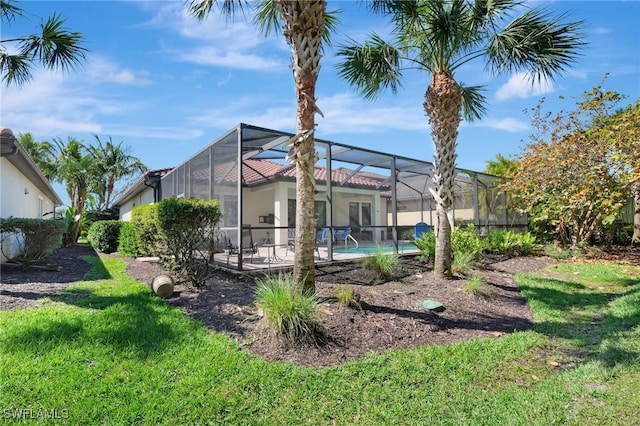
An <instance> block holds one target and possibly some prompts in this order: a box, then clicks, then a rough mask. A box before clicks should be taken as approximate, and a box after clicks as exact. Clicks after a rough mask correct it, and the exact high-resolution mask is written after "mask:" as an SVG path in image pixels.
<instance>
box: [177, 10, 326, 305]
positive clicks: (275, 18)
mask: <svg viewBox="0 0 640 426" xmlns="http://www.w3.org/2000/svg"><path fill="white" fill-rule="evenodd" d="M216 3H217V2H216V1H215V0H192V1H191V3H190V7H189V10H190V12H191V14H192V15H193V16H194V17H196V18H198V19H203V18H204V17H206V16H207V15H208V14H209V13H210V11H211V9H212V6H213V5H214V4H216ZM243 3H244V2H241V1H232V0H224V1H223V2H222V6H221V9H222V12H223V13H225V14H227V15H229V14H232V13H234V11H237V10H238V9H239V8H240V9H241V8H242V4H243ZM326 8H327V3H326V1H325V0H263V1H261V2H259V3H258V14H257V17H256V20H257V21H256V22H257V23H258V25H259V26H260V28H261V29H262V30H263V31H264V32H265V34H268V32H269V30H270V29H272V28H276V29H277V28H278V24H279V23H280V22H281V23H282V24H283V34H284V37H285V39H286V40H287V43H288V44H289V46H290V48H291V67H292V69H293V79H294V85H295V93H296V133H297V137H296V138H294V139H293V140H292V144H291V149H290V151H289V154H288V158H289V159H290V160H291V161H293V162H294V163H295V165H296V240H295V248H296V249H295V257H294V269H293V278H294V283H295V284H296V285H299V286H301V287H302V289H303V290H304V291H306V292H312V293H315V269H314V257H313V251H314V246H315V234H316V230H315V222H314V191H315V179H314V175H313V171H314V165H315V162H316V152H315V139H314V131H315V126H316V124H315V113H316V112H319V109H318V107H317V106H316V97H315V89H316V82H317V80H318V74H319V72H320V58H321V57H322V55H321V53H322V41H323V38H324V37H325V36H326V35H327V34H328V31H327V28H328V26H327V24H328V22H329V26H330V23H331V21H330V20H329V21H327V12H326Z"/></svg>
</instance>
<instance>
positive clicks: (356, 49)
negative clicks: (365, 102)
mask: <svg viewBox="0 0 640 426" xmlns="http://www.w3.org/2000/svg"><path fill="white" fill-rule="evenodd" d="M352 41H353V40H352ZM337 56H339V57H342V58H344V61H342V62H341V63H339V64H338V65H337V66H336V68H337V69H338V74H339V75H340V76H341V77H342V78H344V79H345V80H347V81H348V82H349V83H350V84H351V85H353V86H355V87H357V88H358V89H359V90H360V92H361V93H362V95H363V96H364V98H365V99H370V100H372V99H375V98H376V97H377V96H378V95H379V94H380V93H381V92H382V91H383V90H385V89H387V88H390V89H391V91H392V92H393V93H395V92H397V90H398V87H401V86H402V83H401V73H400V52H399V51H398V50H397V49H396V48H395V47H393V46H392V45H390V44H388V43H387V42H385V41H384V40H382V39H381V38H380V37H379V36H378V35H376V34H373V35H372V36H371V38H370V39H369V40H368V41H366V42H365V43H364V44H361V45H358V44H353V45H350V46H346V45H342V46H339V50H338V52H337Z"/></svg>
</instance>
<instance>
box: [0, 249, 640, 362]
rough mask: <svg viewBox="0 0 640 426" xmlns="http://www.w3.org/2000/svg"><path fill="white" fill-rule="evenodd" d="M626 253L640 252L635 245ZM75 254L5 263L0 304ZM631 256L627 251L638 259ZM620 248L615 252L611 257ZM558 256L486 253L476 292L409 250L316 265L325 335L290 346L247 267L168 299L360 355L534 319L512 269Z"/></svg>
mask: <svg viewBox="0 0 640 426" xmlns="http://www.w3.org/2000/svg"><path fill="white" fill-rule="evenodd" d="M631 253H632V255H633V256H636V255H637V251H635V250H632V251H631ZM627 254H628V253H627ZM82 255H95V253H94V252H93V251H92V250H91V249H89V248H86V247H79V246H76V247H70V248H65V249H61V250H60V251H59V252H58V253H56V254H55V255H54V256H53V257H52V258H51V259H49V260H48V262H50V263H56V262H58V263H60V264H61V267H62V269H61V271H59V272H48V271H37V270H31V269H29V270H27V271H21V270H19V269H16V268H5V267H3V269H2V286H1V288H0V309H17V308H25V307H29V306H32V305H33V304H34V303H36V301H37V299H39V298H42V297H50V296H55V295H59V294H61V293H62V292H64V289H65V288H66V286H67V285H68V284H69V283H70V282H73V281H76V280H78V279H80V278H81V277H82V276H83V275H84V273H86V271H87V270H88V269H89V267H90V265H89V264H88V263H87V262H85V261H83V260H82V259H80V257H79V256H82ZM608 256H610V257H613V254H610V255H608ZM633 256H631V259H635V258H634V257H633ZM627 257H628V256H626V255H621V256H619V257H618V258H616V259H615V260H618V261H622V260H624V259H626V258H627ZM125 260H126V261H127V264H128V267H127V273H128V274H129V275H130V276H132V277H134V278H136V279H137V280H139V281H141V282H143V283H146V284H150V283H151V282H152V281H153V279H154V278H155V277H156V276H158V275H159V274H161V273H166V272H167V271H165V270H164V268H162V266H161V265H160V264H158V263H155V262H142V261H139V260H135V259H125ZM555 262H556V261H554V260H552V259H549V258H545V257H519V258H505V257H494V258H487V259H485V263H484V265H483V267H482V268H481V269H480V270H479V271H478V274H479V275H480V276H481V277H482V279H483V280H484V282H485V285H484V290H483V292H484V294H483V296H473V295H472V294H470V293H469V292H468V291H467V290H465V284H466V281H465V280H464V279H461V278H458V279H455V280H451V281H447V280H440V279H436V278H435V277H434V276H433V273H432V271H431V270H430V268H429V267H428V265H424V264H423V263H421V262H419V261H418V260H416V259H415V258H412V257H403V258H402V263H401V268H400V269H399V270H398V271H397V273H396V274H395V275H394V277H393V279H392V280H391V281H388V282H383V281H381V280H378V279H376V278H375V277H374V276H373V274H372V273H371V271H369V270H365V269H363V268H362V266H361V265H360V264H358V263H345V264H340V265H331V266H318V268H317V273H316V276H317V278H316V279H317V283H316V287H317V293H318V295H319V296H320V297H321V298H323V303H322V309H321V315H320V327H321V329H322V330H323V331H324V333H325V334H326V336H327V337H328V342H327V343H325V344H321V345H314V344H302V345H297V346H291V345H288V344H287V343H286V342H284V341H282V340H281V339H278V338H274V337H273V336H271V335H269V334H268V333H267V332H266V331H265V330H264V328H263V327H261V326H260V323H259V322H258V321H256V320H255V319H256V315H255V314H256V309H255V306H254V305H253V292H254V288H255V281H254V279H253V278H252V277H249V276H245V275H235V274H231V273H226V272H223V271H216V272H215V273H214V275H213V277H212V278H211V279H209V281H208V282H207V283H206V285H205V286H204V287H202V288H200V289H192V288H188V287H186V286H184V285H178V286H176V291H175V292H174V294H173V296H172V297H171V298H169V299H167V302H168V303H171V304H172V305H174V306H177V307H179V308H180V309H182V310H183V311H184V312H185V313H186V314H188V315H190V316H191V317H193V318H195V319H196V320H198V321H200V322H202V324H204V325H205V326H206V327H207V328H208V329H210V330H213V331H217V332H222V333H225V334H227V335H228V336H230V337H231V338H233V339H236V340H237V341H238V342H239V343H240V345H241V346H243V347H244V348H245V349H246V350H247V351H249V352H252V353H255V354H257V355H260V356H262V357H263V358H265V359H267V360H284V361H291V362H293V363H295V364H298V365H305V366H310V365H317V366H325V365H332V364H337V363H341V362H344V361H347V360H351V359H355V358H361V357H363V356H365V355H366V354H367V353H369V352H372V351H375V352H383V351H387V350H390V349H396V348H410V347H416V346H421V345H430V344H442V343H451V342H458V341H462V340H466V339H471V338H498V337H500V336H502V335H504V334H505V333H511V332H513V331H515V330H525V329H528V328H531V327H532V326H533V316H532V313H531V310H530V308H529V306H528V304H527V303H526V301H525V300H524V298H523V297H522V295H521V294H520V292H519V290H518V288H517V286H516V284H515V282H514V280H513V275H514V274H515V273H519V272H532V271H536V270H539V269H542V268H544V267H546V266H548V265H550V264H553V263H555ZM346 285H349V286H352V287H353V288H354V290H355V292H356V293H358V294H359V296H360V301H361V303H360V304H361V308H360V309H356V308H350V307H343V306H340V305H339V304H337V303H336V301H335V299H334V298H333V296H334V291H335V289H336V288H338V287H341V286H346ZM424 300H435V301H438V302H440V303H441V304H443V305H444V307H445V310H444V311H443V312H440V313H436V312H431V311H427V310H425V309H423V308H422V307H421V306H419V303H420V302H422V301H424Z"/></svg>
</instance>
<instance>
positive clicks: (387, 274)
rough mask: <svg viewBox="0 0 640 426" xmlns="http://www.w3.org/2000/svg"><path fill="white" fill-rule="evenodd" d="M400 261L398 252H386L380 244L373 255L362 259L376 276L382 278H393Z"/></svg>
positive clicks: (365, 266)
mask: <svg viewBox="0 0 640 426" xmlns="http://www.w3.org/2000/svg"><path fill="white" fill-rule="evenodd" d="M399 263H400V257H399V256H398V255H397V254H394V253H386V252H384V251H383V250H382V248H381V247H379V246H378V247H377V248H376V251H375V252H374V253H373V254H372V255H371V256H367V257H365V258H364V259H362V266H363V267H364V268H366V269H371V270H372V271H373V273H374V274H376V277H377V278H379V279H382V280H388V279H389V278H391V275H392V274H393V272H394V271H395V270H396V268H397V267H398V264H399Z"/></svg>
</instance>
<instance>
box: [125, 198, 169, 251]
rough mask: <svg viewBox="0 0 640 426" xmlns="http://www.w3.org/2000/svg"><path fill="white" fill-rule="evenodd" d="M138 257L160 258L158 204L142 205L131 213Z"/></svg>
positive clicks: (161, 242) (160, 242)
mask: <svg viewBox="0 0 640 426" xmlns="http://www.w3.org/2000/svg"><path fill="white" fill-rule="evenodd" d="M131 224H132V225H133V227H134V228H135V230H136V244H137V246H138V256H160V254H161V253H162V252H163V251H164V248H163V247H164V246H163V240H162V237H161V236H160V229H159V225H158V204H157V203H156V204H142V205H140V206H136V207H134V208H133V210H132V211H131Z"/></svg>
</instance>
